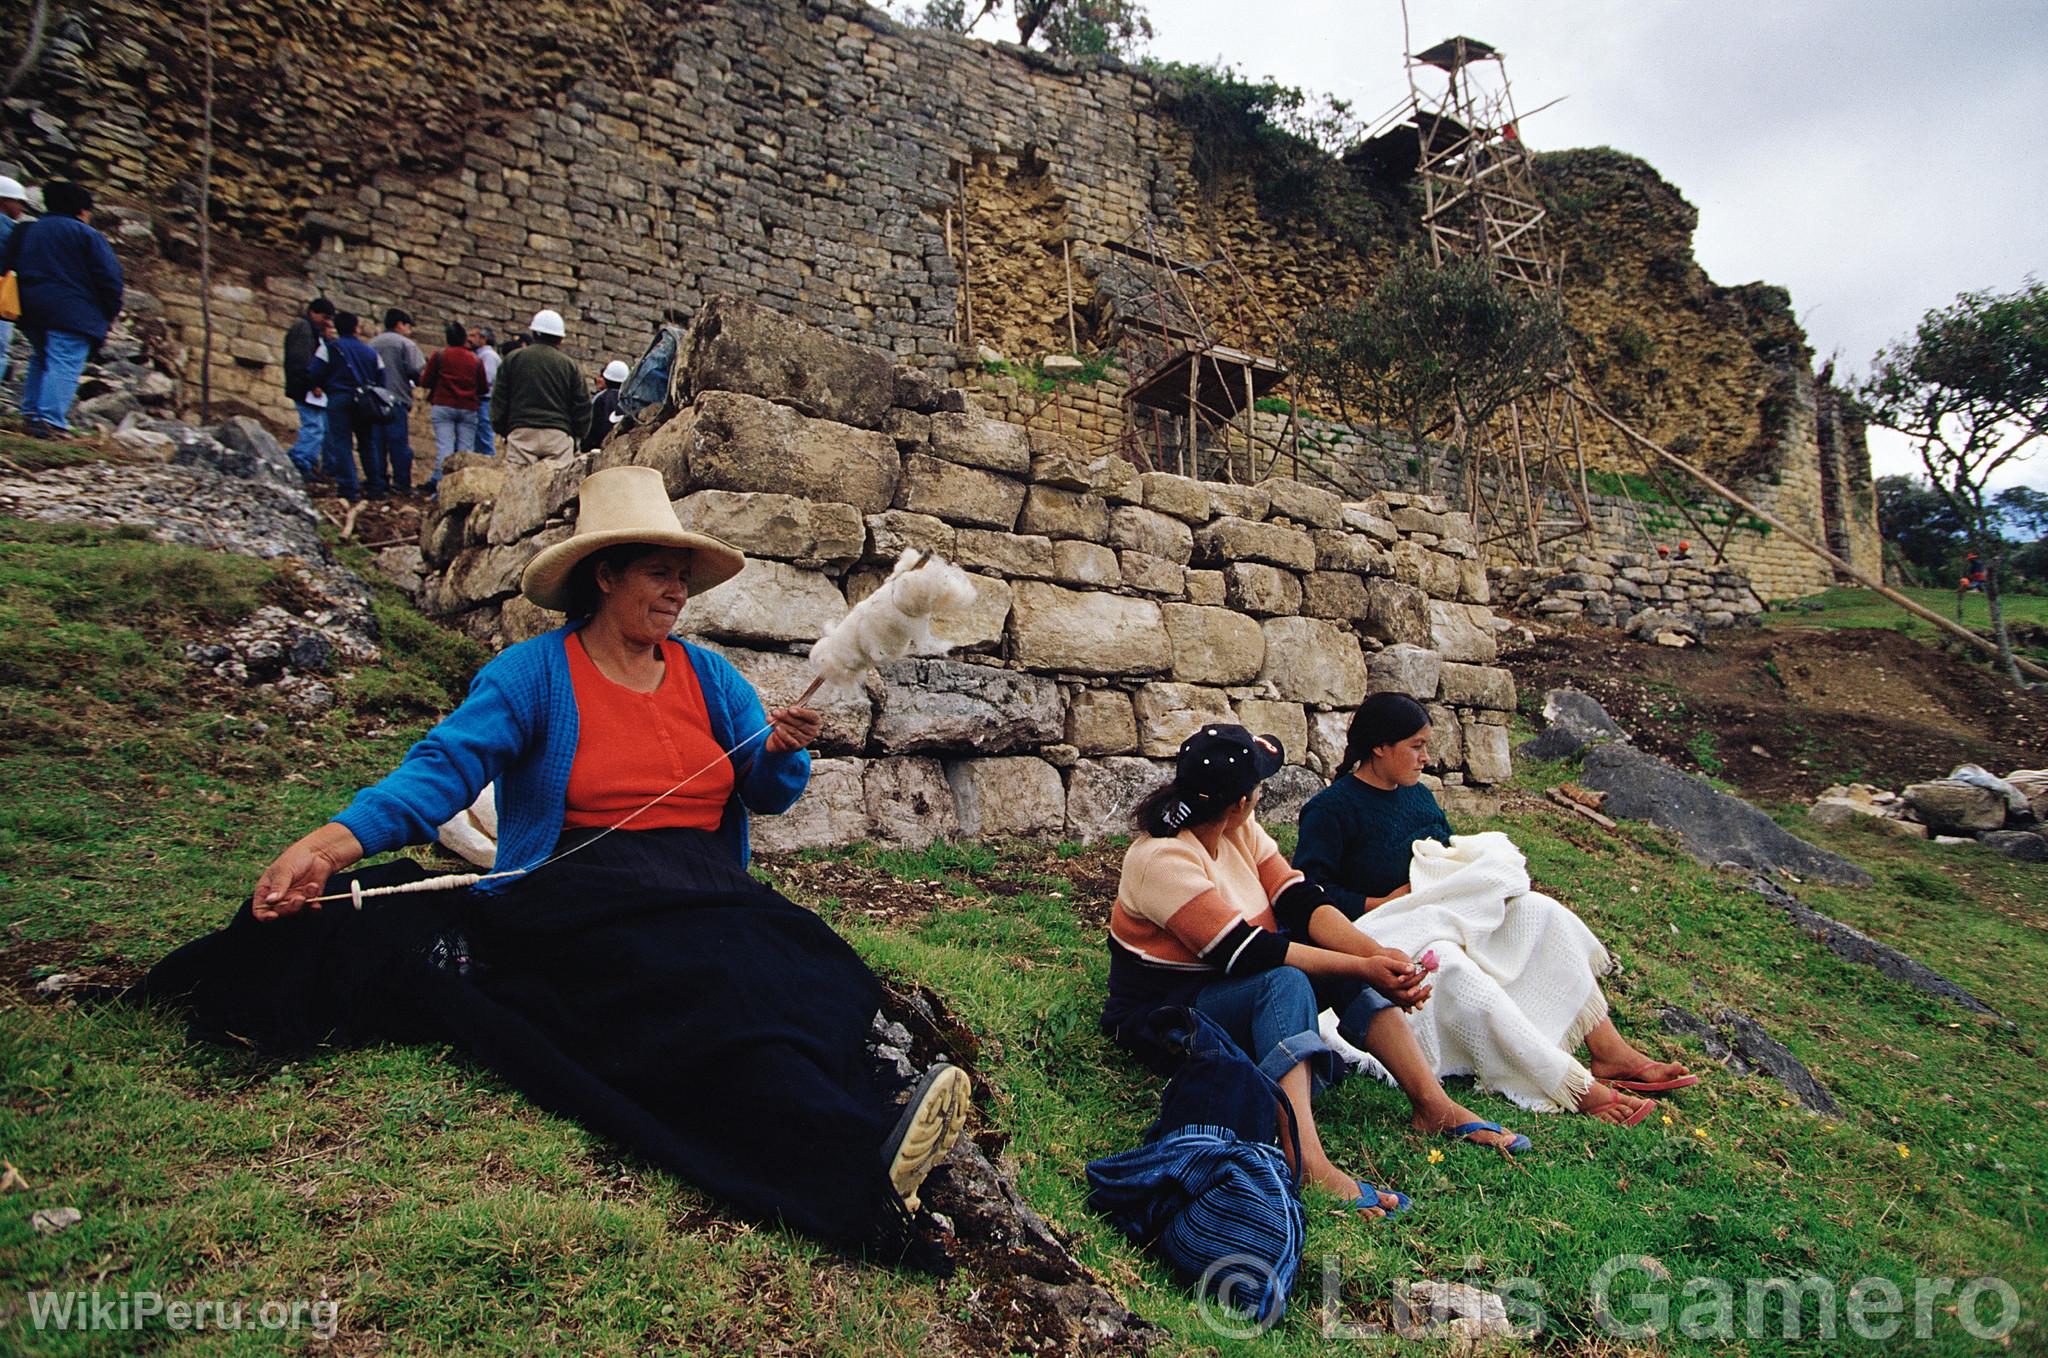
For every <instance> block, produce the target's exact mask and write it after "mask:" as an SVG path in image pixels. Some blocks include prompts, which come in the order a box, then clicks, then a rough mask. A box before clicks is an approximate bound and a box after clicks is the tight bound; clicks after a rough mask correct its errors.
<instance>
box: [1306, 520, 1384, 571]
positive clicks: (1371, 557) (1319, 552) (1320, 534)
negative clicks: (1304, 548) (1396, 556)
mask: <svg viewBox="0 0 2048 1358" xmlns="http://www.w3.org/2000/svg"><path fill="white" fill-rule="evenodd" d="M1309 540H1310V541H1311V542H1313V543H1315V545H1316V567H1317V569H1319V570H1326V571H1350V572H1351V573H1352V574H1354V575H1386V574H1387V573H1388V572H1389V571H1391V570H1392V569H1393V567H1392V564H1391V563H1390V562H1389V561H1388V559H1387V554H1386V553H1385V552H1384V551H1382V550H1381V549H1380V548H1379V547H1378V546H1377V545H1376V544H1374V542H1373V540H1372V539H1371V538H1369V537H1366V536H1365V535H1364V534H1363V533H1347V532H1344V531H1342V530H1341V529H1330V528H1318V529H1316V530H1315V531H1314V532H1312V533H1310V534H1309Z"/></svg>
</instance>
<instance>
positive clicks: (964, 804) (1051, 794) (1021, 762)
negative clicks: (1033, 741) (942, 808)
mask: <svg viewBox="0 0 2048 1358" xmlns="http://www.w3.org/2000/svg"><path fill="white" fill-rule="evenodd" d="M946 782H947V784H948V785H949V786H950V787H951V788H952V789H953V811H954V814H955V815H956V816H957V817H958V818H959V821H960V833H961V834H963V835H966V836H967V837H968V838H970V839H978V838H983V837H988V838H994V837H999V836H1006V835H1056V834H1059V833H1060V832H1061V831H1062V830H1063V829H1065V828H1066V823H1067V789H1066V785H1065V784H1064V783H1062V782H1061V781H1060V771H1059V770H1058V769H1056V768H1054V767H1053V766H1052V765H1050V764H1048V763H1046V762H1045V761H1044V760H1043V759H1034V758H1032V757H1031V756H1029V755H1020V756H1015V757H1011V758H1002V759H955V760H949V761H947V763H946Z"/></svg>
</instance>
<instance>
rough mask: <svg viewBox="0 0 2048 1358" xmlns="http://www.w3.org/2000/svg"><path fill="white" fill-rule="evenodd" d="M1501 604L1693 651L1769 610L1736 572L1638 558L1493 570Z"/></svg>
mask: <svg viewBox="0 0 2048 1358" xmlns="http://www.w3.org/2000/svg"><path fill="white" fill-rule="evenodd" d="M1492 574H1493V589H1494V596H1495V601H1496V602H1497V603H1499V604H1501V605H1502V606H1503V607H1507V608H1511V609H1513V610H1515V611H1516V612H1520V613H1533V614H1536V615H1537V616H1539V617H1541V618H1543V619H1544V620H1546V621H1550V622H1570V621H1575V620H1584V621H1586V622H1589V623H1592V624H1593V625H1594V626H1596V627H1619V628H1621V629H1622V630H1623V631H1625V632H1627V633H1628V634H1629V635H1630V636H1632V637H1634V638H1636V639H1637V640H1638V641H1644V642H1652V643H1655V644H1658V645H1664V646H1686V645H1691V644H1695V643H1697V642H1700V641H1702V640H1704V639H1705V634H1706V632H1707V631H1708V630H1710V629H1713V628H1718V627H1735V626H1738V625H1740V624H1742V623H1745V622H1747V621H1748V620H1749V619H1751V618H1753V617H1755V616H1756V615H1757V614H1758V613H1761V612H1763V607H1764V606H1763V602H1762V600H1761V599H1759V598H1758V597H1757V593H1756V591H1755V590H1754V589H1753V588H1752V587H1751V585H1750V581H1749V577H1748V576H1747V575H1746V574H1744V573H1743V572H1742V571H1741V570H1738V569H1735V568H1733V567H1727V566H1723V567H1714V566H1710V565H1707V564H1705V563H1702V562H1697V561H1690V560H1688V561H1666V560H1661V559H1659V558H1656V557H1648V556H1642V555H1639V554H1636V553H1633V552H1605V553H1601V554H1600V555H1597V556H1595V555H1589V554H1587V553H1583V552H1582V553H1580V554H1578V555H1576V556H1573V557H1571V558H1570V559H1568V560H1567V561H1566V562H1565V563H1564V565H1563V566H1562V567H1557V566H1533V567H1531V566H1516V567H1506V568H1496V569H1495V570H1494V571H1493V573H1492Z"/></svg>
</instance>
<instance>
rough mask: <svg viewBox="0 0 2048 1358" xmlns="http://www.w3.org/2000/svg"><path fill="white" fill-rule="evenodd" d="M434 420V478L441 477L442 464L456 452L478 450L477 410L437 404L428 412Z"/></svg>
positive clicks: (438, 478)
mask: <svg viewBox="0 0 2048 1358" xmlns="http://www.w3.org/2000/svg"><path fill="white" fill-rule="evenodd" d="M428 414H429V415H430V416H431V418H432V419H433V421H434V479H435V480H437V481H438V480H440V479H441V464H442V463H443V462H446V461H447V460H448V459H449V458H450V457H452V456H454V455H455V454H456V453H473V452H475V451H477V446H476V430H477V424H478V423H479V421H478V420H477V412H476V411H474V410H458V409H456V408H455V407H454V406H435V407H434V408H433V409H432V410H431V411H429V412H428Z"/></svg>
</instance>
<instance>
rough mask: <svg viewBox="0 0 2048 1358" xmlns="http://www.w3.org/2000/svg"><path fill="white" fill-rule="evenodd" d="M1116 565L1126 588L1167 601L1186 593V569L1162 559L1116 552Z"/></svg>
mask: <svg viewBox="0 0 2048 1358" xmlns="http://www.w3.org/2000/svg"><path fill="white" fill-rule="evenodd" d="M1117 565H1118V567H1119V568H1120V569H1121V570H1122V571H1123V581H1124V585H1125V587H1126V588H1129V589H1135V590H1140V591H1142V592H1144V593H1146V594H1159V595H1163V596H1165V597H1166V598H1169V599H1177V598H1179V597H1180V596H1181V595H1182V594H1184V593H1185V592H1186V591H1187V576H1188V572H1187V567H1185V566H1176V565H1174V564H1173V563H1172V562H1171V561H1168V560H1166V559H1165V558H1163V557H1157V556H1148V555H1146V554H1145V553H1144V552H1118V553H1117Z"/></svg>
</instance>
